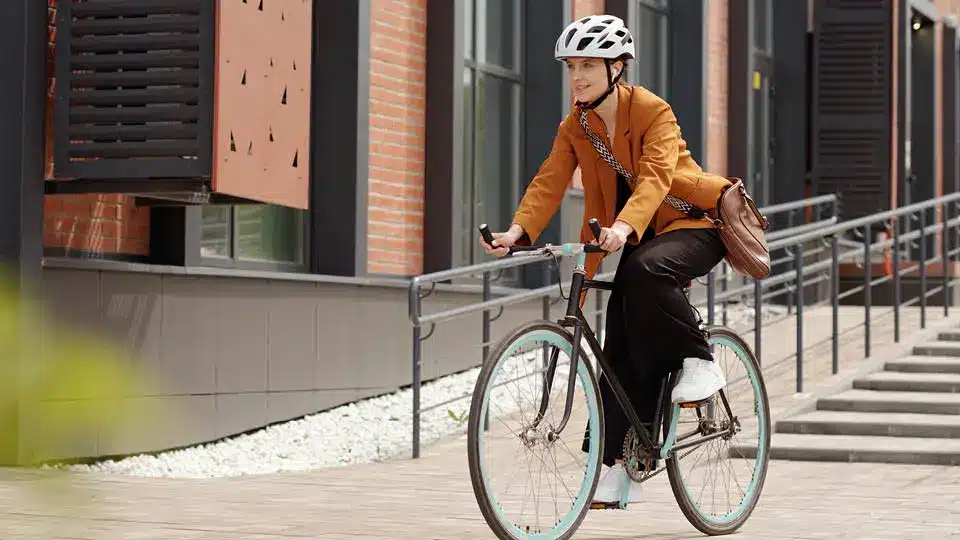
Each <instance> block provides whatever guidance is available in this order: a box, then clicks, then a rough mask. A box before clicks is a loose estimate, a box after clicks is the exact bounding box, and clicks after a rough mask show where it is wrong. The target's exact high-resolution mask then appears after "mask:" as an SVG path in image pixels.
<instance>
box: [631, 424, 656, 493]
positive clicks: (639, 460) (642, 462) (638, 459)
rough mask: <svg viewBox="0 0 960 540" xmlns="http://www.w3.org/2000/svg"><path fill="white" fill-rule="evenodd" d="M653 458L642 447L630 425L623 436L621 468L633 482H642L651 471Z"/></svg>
mask: <svg viewBox="0 0 960 540" xmlns="http://www.w3.org/2000/svg"><path fill="white" fill-rule="evenodd" d="M654 462H655V460H654V459H653V455H652V454H651V453H650V452H649V450H647V449H645V448H644V447H643V444H642V443H641V442H640V437H638V436H637V432H636V431H635V430H634V429H633V428H632V427H631V428H630V429H629V430H627V435H626V436H625V437H624V438H623V468H624V469H625V470H626V471H627V476H629V477H630V479H631V480H633V481H634V482H643V481H644V480H646V479H647V478H649V476H650V474H651V473H652V472H653V470H652V469H653V466H654Z"/></svg>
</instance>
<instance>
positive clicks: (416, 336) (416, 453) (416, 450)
mask: <svg viewBox="0 0 960 540" xmlns="http://www.w3.org/2000/svg"><path fill="white" fill-rule="evenodd" d="M419 294H420V291H419V290H418V291H417V295H418V296H419ZM422 345H423V341H422V340H421V339H420V325H419V324H416V325H414V326H413V385H412V386H413V459H417V458H419V457H420V356H421V354H422V352H421V346H422Z"/></svg>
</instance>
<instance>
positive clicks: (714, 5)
mask: <svg viewBox="0 0 960 540" xmlns="http://www.w3.org/2000/svg"><path fill="white" fill-rule="evenodd" d="M728 12H729V3H728V0H710V1H709V2H707V89H708V92H707V156H706V159H705V160H704V162H703V163H701V164H700V165H701V166H703V168H705V169H708V170H710V171H711V172H714V173H716V174H726V170H727V80H728V74H727V66H728V62H727V60H728V55H727V15H728Z"/></svg>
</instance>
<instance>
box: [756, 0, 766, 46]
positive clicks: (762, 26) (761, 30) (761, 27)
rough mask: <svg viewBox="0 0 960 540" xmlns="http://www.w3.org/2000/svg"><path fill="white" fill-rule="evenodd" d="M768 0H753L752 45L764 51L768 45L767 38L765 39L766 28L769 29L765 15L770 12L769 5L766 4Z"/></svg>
mask: <svg viewBox="0 0 960 540" xmlns="http://www.w3.org/2000/svg"><path fill="white" fill-rule="evenodd" d="M768 1H769V0H753V6H754V10H753V39H754V46H756V48H758V49H760V50H761V51H766V50H767V47H768V46H769V40H768V39H767V30H768V29H769V27H770V26H769V24H768V21H767V17H769V14H770V9H769V8H770V6H768V5H767V2H768Z"/></svg>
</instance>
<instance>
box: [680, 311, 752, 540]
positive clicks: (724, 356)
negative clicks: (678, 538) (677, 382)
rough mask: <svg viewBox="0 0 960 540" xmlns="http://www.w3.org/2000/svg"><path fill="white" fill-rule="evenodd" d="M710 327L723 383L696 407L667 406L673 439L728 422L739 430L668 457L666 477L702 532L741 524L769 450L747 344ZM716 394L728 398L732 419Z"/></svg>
mask: <svg viewBox="0 0 960 540" xmlns="http://www.w3.org/2000/svg"><path fill="white" fill-rule="evenodd" d="M709 331H710V339H709V343H710V347H711V349H712V350H713V355H714V360H715V361H716V362H718V363H719V364H720V367H721V368H722V369H723V371H724V374H725V376H726V378H727V386H726V388H724V389H723V390H721V392H718V393H717V395H716V396H714V398H713V399H712V400H710V401H709V402H708V403H705V404H701V405H699V406H698V407H696V408H688V409H681V408H679V407H677V406H675V405H671V407H672V411H673V413H672V414H675V415H677V428H676V433H677V442H678V443H679V442H681V438H682V437H683V436H684V434H689V435H690V437H691V438H690V439H688V440H695V439H693V437H697V436H703V435H706V434H709V433H717V432H719V431H724V430H726V429H728V428H729V426H730V425H731V424H733V425H734V426H736V427H737V428H738V429H736V430H735V431H736V432H735V433H734V434H733V435H730V436H724V437H720V438H715V439H712V440H710V441H706V442H704V443H702V444H700V445H698V446H694V447H693V448H688V449H681V450H678V451H676V452H674V454H673V455H672V456H671V457H670V458H669V459H667V476H668V477H669V478H670V487H671V488H672V489H673V494H674V496H675V497H676V499H677V504H678V505H679V506H680V510H681V511H682V512H683V515H684V516H686V518H687V520H688V521H689V522H690V523H691V524H692V525H693V526H694V527H696V528H697V530H699V531H700V532H702V533H704V534H708V535H722V534H730V533H732V532H734V531H736V530H737V529H739V528H740V527H741V526H743V524H744V523H745V522H746V521H747V519H748V518H749V517H750V514H751V513H753V510H754V508H755V507H756V505H757V501H758V500H759V499H760V492H761V490H762V489H763V483H764V480H765V479H766V475H767V462H768V459H769V450H770V404H769V402H768V401H767V390H766V387H765V386H764V383H763V376H762V374H761V372H760V365H759V363H758V362H757V360H756V358H755V357H754V356H753V353H752V352H751V351H750V348H749V346H747V344H746V343H745V342H744V341H743V339H742V338H741V337H740V336H739V335H737V334H736V333H735V332H734V331H732V330H730V329H729V328H724V327H711V328H709ZM720 394H723V396H724V397H725V398H726V400H727V402H728V403H729V406H730V411H731V412H732V413H733V414H732V416H733V417H732V418H731V417H730V415H728V414H727V409H726V406H725V405H724V403H723V400H722V399H721V398H720ZM665 420H666V419H665ZM664 429H667V426H665V427H664ZM737 471H741V472H743V473H744V474H742V475H738V474H737ZM720 491H723V492H725V493H718V492H720ZM731 492H732V493H731Z"/></svg>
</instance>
